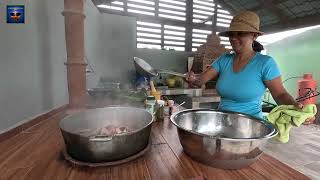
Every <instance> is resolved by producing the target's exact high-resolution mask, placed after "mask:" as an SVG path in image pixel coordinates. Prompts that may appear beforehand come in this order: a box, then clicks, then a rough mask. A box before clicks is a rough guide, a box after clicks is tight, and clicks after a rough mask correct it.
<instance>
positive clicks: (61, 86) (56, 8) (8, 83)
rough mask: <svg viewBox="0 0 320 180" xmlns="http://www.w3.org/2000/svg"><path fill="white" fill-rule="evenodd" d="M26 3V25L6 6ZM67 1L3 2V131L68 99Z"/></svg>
mask: <svg viewBox="0 0 320 180" xmlns="http://www.w3.org/2000/svg"><path fill="white" fill-rule="evenodd" d="M10 4H13V5H14V4H25V7H26V9H25V12H26V17H25V24H7V23H6V19H5V17H6V5H10ZM63 6H64V4H63V0H57V1H51V0H32V1H31V0H10V1H9V0H2V1H1V2H0V16H1V17H2V18H1V19H0V27H1V30H0V54H1V56H0V62H1V66H0V84H1V87H0V133H2V132H4V131H6V130H9V129H11V128H14V127H15V126H17V125H19V124H21V123H24V122H27V121H28V120H30V119H32V117H34V116H37V115H39V114H42V113H44V112H46V111H49V110H52V109H53V108H56V107H60V106H62V105H64V104H66V103H67V102H68V91H67V80H66V68H65V66H64V62H65V61H66V50H65V37H64V18H63V16H62V15H61V12H62V11H63Z"/></svg>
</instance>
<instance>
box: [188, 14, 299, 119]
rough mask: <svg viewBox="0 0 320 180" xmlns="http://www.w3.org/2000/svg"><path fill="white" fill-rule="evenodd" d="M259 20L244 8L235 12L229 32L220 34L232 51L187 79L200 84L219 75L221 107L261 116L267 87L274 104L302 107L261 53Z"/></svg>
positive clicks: (269, 61)
mask: <svg viewBox="0 0 320 180" xmlns="http://www.w3.org/2000/svg"><path fill="white" fill-rule="evenodd" d="M259 24H260V20H259V17H258V15H257V14H255V13H254V12H250V11H244V12H241V13H239V14H238V15H236V16H235V17H234V18H233V19H232V21H231V24H230V28H229V30H228V31H225V32H221V33H219V35H220V36H225V37H229V41H230V43H231V46H232V49H233V51H234V53H226V54H223V55H222V56H220V57H219V58H218V59H216V60H215V61H214V63H213V64H212V65H211V67H209V68H208V69H207V70H206V71H205V72H203V73H202V74H197V75H196V74H194V73H193V72H190V73H189V74H188V77H187V81H189V83H191V84H193V85H197V86H200V85H202V84H205V83H206V82H207V81H208V80H210V79H214V78H216V77H218V81H217V84H216V89H217V92H218V94H219V95H220V96H221V102H220V104H219V109H220V110H228V111H234V112H240V113H245V114H249V115H252V116H256V117H259V118H262V117H263V116H262V111H261V104H262V96H263V94H264V93H265V90H266V88H268V89H269V90H270V92H271V95H272V97H273V98H274V100H275V101H276V102H277V104H285V105H294V106H296V107H298V108H302V104H300V103H297V102H296V101H295V100H294V98H293V97H292V96H290V94H288V92H287V91H286V90H285V88H284V87H283V85H282V82H281V74H280V71H279V69H278V67H277V64H276V63H275V61H274V59H273V58H272V57H270V56H266V55H262V54H260V51H261V50H263V46H262V45H261V44H259V43H258V42H257V41H256V39H257V37H258V36H259V35H262V34H263V32H261V31H259Z"/></svg>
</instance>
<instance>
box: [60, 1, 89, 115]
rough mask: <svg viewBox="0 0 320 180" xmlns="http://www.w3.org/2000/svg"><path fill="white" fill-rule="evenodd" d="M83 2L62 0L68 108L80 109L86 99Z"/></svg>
mask: <svg viewBox="0 0 320 180" xmlns="http://www.w3.org/2000/svg"><path fill="white" fill-rule="evenodd" d="M83 5H84V0H64V11H63V12H62V15H63V16H64V19H65V37H66V48H67V62H66V63H65V65H66V66H67V79H68V92H69V108H70V109H82V108H84V107H85V97H86V66H87V64H86V63H85V61H84V18H85V15H84V13H83Z"/></svg>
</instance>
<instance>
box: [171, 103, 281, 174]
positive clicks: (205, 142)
mask: <svg viewBox="0 0 320 180" xmlns="http://www.w3.org/2000/svg"><path fill="white" fill-rule="evenodd" d="M171 122H172V123H173V124H175V125H176V126H177V130H178V135H179V139H180V143H181V145H182V147H183V149H184V152H185V153H186V154H187V155H189V156H190V157H191V158H193V159H194V160H197V161H200V162H202V163H205V164H208V165H210V166H213V167H217V168H222V169H239V168H243V167H246V166H249V165H250V164H252V163H254V162H255V161H256V160H257V159H258V158H259V157H260V155H261V154H262V153H263V150H264V147H265V145H266V143H267V141H268V140H269V139H270V138H272V137H274V136H275V135H277V133H278V132H277V131H276V129H275V128H274V127H273V126H272V124H270V123H268V122H266V121H264V120H261V119H257V118H254V117H251V116H247V115H243V114H239V113H234V112H227V111H218V110H209V109H196V110H184V111H180V112H177V113H175V114H173V115H172V116H171Z"/></svg>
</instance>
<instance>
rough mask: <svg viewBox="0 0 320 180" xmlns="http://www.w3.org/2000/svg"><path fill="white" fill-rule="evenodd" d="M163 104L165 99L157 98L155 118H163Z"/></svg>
mask: <svg viewBox="0 0 320 180" xmlns="http://www.w3.org/2000/svg"><path fill="white" fill-rule="evenodd" d="M164 104H165V101H163V100H157V105H156V106H157V109H156V118H157V120H160V121H162V120H163V119H164Z"/></svg>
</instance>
